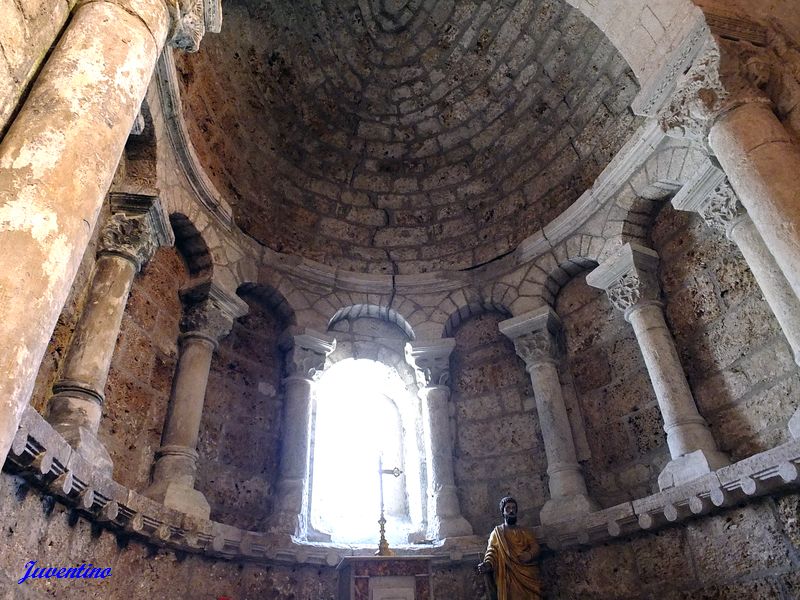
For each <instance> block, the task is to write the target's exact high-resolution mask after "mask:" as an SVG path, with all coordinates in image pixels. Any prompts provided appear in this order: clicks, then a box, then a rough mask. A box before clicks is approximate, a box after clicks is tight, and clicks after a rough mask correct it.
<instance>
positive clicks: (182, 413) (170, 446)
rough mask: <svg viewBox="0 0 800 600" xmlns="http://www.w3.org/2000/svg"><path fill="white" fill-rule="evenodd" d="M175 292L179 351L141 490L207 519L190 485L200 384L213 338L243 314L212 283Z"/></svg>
mask: <svg viewBox="0 0 800 600" xmlns="http://www.w3.org/2000/svg"><path fill="white" fill-rule="evenodd" d="M181 295H182V296H183V300H184V304H185V305H186V308H185V309H184V316H183V319H182V321H181V331H182V333H181V337H180V340H179V345H180V355H179V357H178V365H177V367H176V369H175V377H174V379H173V381H172V393H171V394H170V400H169V408H168V412H167V419H166V423H165V425H164V432H163V433H162V435H161V447H160V448H159V449H158V451H157V452H156V462H155V465H154V466H153V483H152V485H151V486H150V487H149V488H148V489H147V491H146V492H145V494H146V495H147V496H149V497H150V498H153V499H154V500H157V501H159V502H161V503H162V504H164V506H167V507H169V508H174V509H176V510H179V511H182V512H185V513H186V514H189V515H192V516H197V517H199V518H203V519H208V517H209V515H210V507H209V504H208V501H207V500H206V499H205V496H203V494H202V493H201V492H199V491H197V490H195V489H194V483H195V479H196V475H197V458H198V454H197V439H198V436H199V434H200V421H201V419H202V416H203V403H204V402H205V395H206V385H207V384H208V374H209V371H210V369H211V359H212V358H213V354H214V350H216V348H217V344H218V343H219V340H221V339H222V338H223V337H225V336H226V335H228V333H230V330H231V328H232V327H233V322H234V321H235V320H236V319H237V318H239V317H241V316H243V315H245V314H246V313H247V304H246V303H245V302H244V301H243V300H241V299H240V298H239V297H238V296H235V295H231V294H229V293H228V292H226V291H225V290H223V289H222V288H220V287H218V286H217V285H216V284H214V283H211V284H203V285H201V286H198V287H195V288H191V289H189V290H186V291H184V292H183V293H182V294H181Z"/></svg>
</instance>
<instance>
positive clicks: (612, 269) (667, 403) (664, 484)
mask: <svg viewBox="0 0 800 600" xmlns="http://www.w3.org/2000/svg"><path fill="white" fill-rule="evenodd" d="M657 266H658V255H657V254H656V253H655V252H654V251H653V250H651V249H649V248H644V247H642V246H638V245H635V244H625V246H623V247H622V249H621V250H620V251H619V252H618V253H617V254H616V255H615V256H613V257H611V258H610V259H608V260H607V261H606V262H604V263H603V264H602V265H600V266H599V267H597V268H596V269H595V270H594V271H592V272H591V273H589V275H587V276H586V283H588V284H589V285H591V286H593V287H597V288H601V289H604V290H605V291H606V293H607V294H608V297H609V300H611V303H612V304H613V305H614V306H615V307H616V308H617V309H619V310H621V311H623V312H624V313H625V320H627V321H628V322H629V323H630V324H631V326H632V327H633V331H634V333H635V334H636V340H637V341H638V342H639V349H640V350H641V352H642V356H643V357H644V362H645V365H646V366H647V372H648V373H649V375H650V381H651V382H652V384H653V389H654V390H655V393H656V398H657V399H658V406H659V409H660V410H661V416H662V417H663V419H664V431H666V433H667V444H668V445H669V451H670V455H671V456H672V460H671V461H670V462H669V463H668V464H667V466H666V467H665V468H664V470H663V471H662V472H661V474H660V475H659V477H658V485H659V487H660V488H661V489H662V490H663V489H666V488H670V487H673V486H677V485H681V484H683V483H686V482H688V481H691V480H693V479H696V478H698V477H700V476H702V475H704V474H706V473H710V472H712V471H715V470H716V469H719V468H720V467H723V466H725V465H727V464H730V461H729V460H728V458H727V457H726V456H725V455H724V454H723V453H722V452H720V451H719V449H718V448H717V444H716V442H715V441H714V438H713V436H712V435H711V431H710V430H709V428H708V424H707V423H706V421H705V419H703V417H702V416H700V413H699V412H698V411H697V405H696V404H695V402H694V398H693V397H692V392H691V389H690V388H689V383H688V382H687V381H686V375H685V374H684V372H683V367H682V366H681V363H680V359H679V358H678V351H677V350H676V348H675V341H674V340H673V339H672V334H671V333H670V331H669V329H667V324H666V321H665V320H664V312H663V308H662V304H661V302H660V301H659V300H658V298H659V295H660V289H659V285H658V279H657V277H656V268H657Z"/></svg>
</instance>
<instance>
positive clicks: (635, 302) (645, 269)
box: [586, 243, 661, 319]
mask: <svg viewBox="0 0 800 600" xmlns="http://www.w3.org/2000/svg"><path fill="white" fill-rule="evenodd" d="M657 267H658V254H656V252H655V251H654V250H651V249H650V248H645V247H644V246H639V245H638V244H630V243H628V244H625V245H624V246H623V247H622V248H620V250H619V251H618V252H617V253H616V254H615V255H614V256H612V257H611V258H609V259H608V260H606V261H605V262H604V263H603V264H601V265H600V266H598V267H597V268H596V269H595V270H594V271H592V272H591V273H589V274H588V275H587V276H586V283H588V284H589V285H591V286H592V287H596V288H600V289H603V290H605V291H606V294H608V299H609V300H610V301H611V304H613V305H614V307H615V308H617V309H618V310H621V311H623V312H624V313H625V318H626V319H627V318H628V315H629V314H630V312H631V311H632V310H633V309H635V308H641V307H643V306H646V305H648V304H653V303H657V302H658V300H659V296H660V292H661V290H660V287H659V284H658V278H657V277H656V269H657Z"/></svg>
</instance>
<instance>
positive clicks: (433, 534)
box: [428, 515, 474, 540]
mask: <svg viewBox="0 0 800 600" xmlns="http://www.w3.org/2000/svg"><path fill="white" fill-rule="evenodd" d="M473 533H474V532H473V531H472V525H470V524H469V522H468V521H467V520H466V519H465V518H464V517H462V516H461V515H458V516H455V517H443V518H437V517H434V519H433V521H432V522H431V523H430V524H429V525H428V537H429V538H430V539H432V540H443V539H445V538H453V537H463V536H466V535H473Z"/></svg>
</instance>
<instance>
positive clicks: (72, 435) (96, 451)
mask: <svg viewBox="0 0 800 600" xmlns="http://www.w3.org/2000/svg"><path fill="white" fill-rule="evenodd" d="M53 429H55V430H56V431H57V432H58V433H60V434H61V436H62V437H63V438H64V439H65V440H66V442H67V443H68V444H69V445H70V446H72V449H73V450H75V451H76V452H77V453H78V454H80V455H81V456H82V457H83V458H84V459H85V460H86V461H87V462H89V464H91V465H93V466H94V468H95V469H96V471H97V473H99V474H100V475H102V476H103V477H106V478H108V479H113V475H114V462H113V461H112V460H111V455H110V454H109V453H108V450H106V447H105V446H104V445H103V442H101V441H100V439H99V438H98V437H97V434H96V433H94V432H93V431H92V430H91V429H89V428H87V427H83V426H81V425H71V424H70V425H67V424H57V425H54V426H53Z"/></svg>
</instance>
